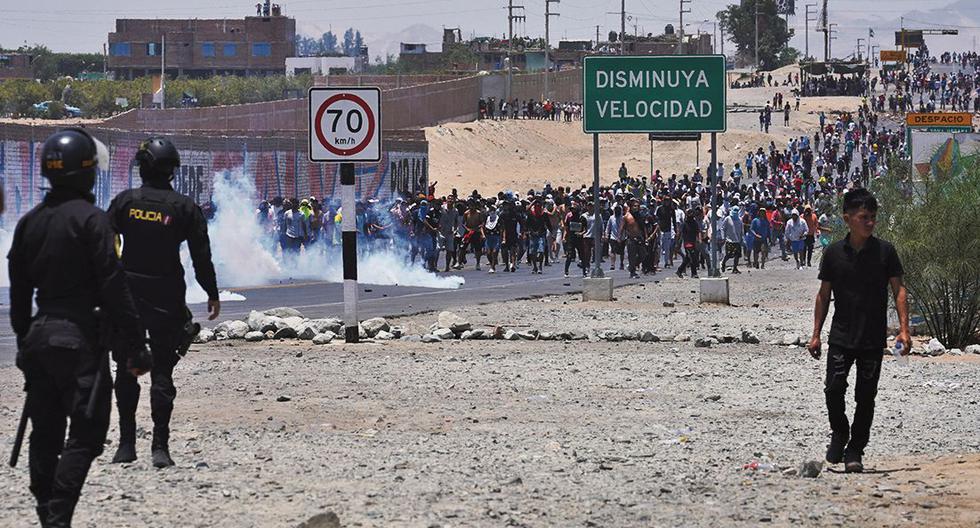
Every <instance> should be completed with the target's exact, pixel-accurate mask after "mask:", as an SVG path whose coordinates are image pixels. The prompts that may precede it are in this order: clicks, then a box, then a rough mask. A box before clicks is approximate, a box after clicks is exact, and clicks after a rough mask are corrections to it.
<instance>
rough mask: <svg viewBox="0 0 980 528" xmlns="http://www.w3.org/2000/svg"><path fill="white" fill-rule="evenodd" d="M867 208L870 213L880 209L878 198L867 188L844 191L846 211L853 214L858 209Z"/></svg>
mask: <svg viewBox="0 0 980 528" xmlns="http://www.w3.org/2000/svg"><path fill="white" fill-rule="evenodd" d="M862 208H863V209H866V210H867V211H868V212H869V213H874V212H877V211H878V200H876V199H875V197H874V195H872V194H871V192H870V191H868V190H867V189H865V188H858V189H852V190H850V191H847V192H846V193H844V213H845V214H853V213H856V212H857V210H858V209H862Z"/></svg>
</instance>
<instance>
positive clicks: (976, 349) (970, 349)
mask: <svg viewBox="0 0 980 528" xmlns="http://www.w3.org/2000/svg"><path fill="white" fill-rule="evenodd" d="M201 331H202V332H203V331H204V330H203V329H202V330H201ZM965 352H966V353H967V354H980V345H967V347H966V351H965Z"/></svg>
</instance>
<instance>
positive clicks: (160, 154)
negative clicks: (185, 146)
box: [136, 136, 180, 181]
mask: <svg viewBox="0 0 980 528" xmlns="http://www.w3.org/2000/svg"><path fill="white" fill-rule="evenodd" d="M136 163H138V164H139V166H140V177H141V178H143V179H144V180H146V179H150V180H166V181H170V180H172V179H173V177H174V169H175V168H177V167H179V166H180V154H179V153H178V152H177V147H175V146H174V144H173V143H171V142H170V140H169V139H167V138H164V137H159V136H155V137H151V138H147V139H146V140H144V141H143V142H142V143H140V148H139V150H137V151H136Z"/></svg>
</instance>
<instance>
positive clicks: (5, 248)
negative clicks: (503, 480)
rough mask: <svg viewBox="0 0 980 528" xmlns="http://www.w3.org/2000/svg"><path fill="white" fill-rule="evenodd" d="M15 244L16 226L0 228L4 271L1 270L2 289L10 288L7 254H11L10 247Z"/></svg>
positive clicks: (0, 248) (0, 285) (0, 245)
mask: <svg viewBox="0 0 980 528" xmlns="http://www.w3.org/2000/svg"><path fill="white" fill-rule="evenodd" d="M13 242H14V226H13V225H11V226H10V228H9V229H8V228H7V227H2V228H0V251H2V252H3V253H2V255H0V256H2V257H4V259H3V269H2V270H0V288H9V287H10V274H8V273H7V259H6V256H7V253H10V245H11V244H13Z"/></svg>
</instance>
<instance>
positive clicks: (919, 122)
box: [905, 112, 973, 127]
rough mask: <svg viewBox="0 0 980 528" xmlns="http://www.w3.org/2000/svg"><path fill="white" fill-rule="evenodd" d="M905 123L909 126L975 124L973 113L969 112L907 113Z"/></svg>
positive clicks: (964, 125)
mask: <svg viewBox="0 0 980 528" xmlns="http://www.w3.org/2000/svg"><path fill="white" fill-rule="evenodd" d="M905 124H906V125H908V126H920V127H922V126H957V127H968V126H973V114H971V113H968V112H955V113H954V112H944V113H931V114H920V113H910V114H905Z"/></svg>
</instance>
